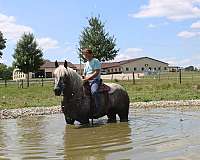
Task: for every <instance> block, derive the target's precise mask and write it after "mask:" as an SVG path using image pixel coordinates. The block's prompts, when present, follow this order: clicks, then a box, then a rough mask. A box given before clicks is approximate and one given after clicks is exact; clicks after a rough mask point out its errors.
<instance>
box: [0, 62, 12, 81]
mask: <svg viewBox="0 0 200 160" xmlns="http://www.w3.org/2000/svg"><path fill="white" fill-rule="evenodd" d="M12 72H13V68H12V67H8V66H6V65H5V64H0V79H4V80H7V79H11V78H12Z"/></svg>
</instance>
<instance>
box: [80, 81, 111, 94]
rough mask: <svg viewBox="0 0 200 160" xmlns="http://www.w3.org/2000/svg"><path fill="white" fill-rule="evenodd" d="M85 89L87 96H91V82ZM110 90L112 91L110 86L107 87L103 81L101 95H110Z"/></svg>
mask: <svg viewBox="0 0 200 160" xmlns="http://www.w3.org/2000/svg"><path fill="white" fill-rule="evenodd" d="M83 89H84V93H85V95H87V96H91V87H90V84H89V82H86V83H85V84H84V85H83ZM110 90H111V88H110V87H109V86H108V85H106V84H105V83H103V82H102V80H101V82H100V85H99V89H98V92H99V93H108V92H109V91H110Z"/></svg>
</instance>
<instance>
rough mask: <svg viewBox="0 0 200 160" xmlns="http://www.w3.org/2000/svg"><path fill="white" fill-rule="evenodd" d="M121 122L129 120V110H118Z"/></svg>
mask: <svg viewBox="0 0 200 160" xmlns="http://www.w3.org/2000/svg"><path fill="white" fill-rule="evenodd" d="M118 116H119V118H120V122H128V110H126V109H124V110H121V111H120V112H118Z"/></svg>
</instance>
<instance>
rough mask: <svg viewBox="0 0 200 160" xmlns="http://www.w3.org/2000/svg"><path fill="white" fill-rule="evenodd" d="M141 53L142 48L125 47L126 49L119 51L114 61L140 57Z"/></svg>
mask: <svg viewBox="0 0 200 160" xmlns="http://www.w3.org/2000/svg"><path fill="white" fill-rule="evenodd" d="M142 54H143V49H142V48H127V49H126V50H124V51H122V52H120V53H119V54H118V55H117V56H116V57H115V60H114V61H121V60H127V59H131V58H136V57H140V56H142Z"/></svg>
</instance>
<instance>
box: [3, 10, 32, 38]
mask: <svg viewBox="0 0 200 160" xmlns="http://www.w3.org/2000/svg"><path fill="white" fill-rule="evenodd" d="M0 31H2V33H3V34H4V36H5V37H6V38H7V39H8V40H14V41H16V40H17V39H19V37H20V36H21V35H22V34H23V33H26V32H33V29H32V28H31V27H29V26H24V25H20V24H17V23H16V19H15V17H13V16H6V15H4V14H1V13H0Z"/></svg>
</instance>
